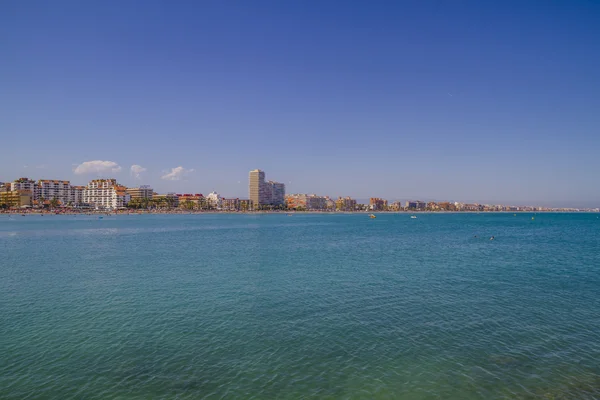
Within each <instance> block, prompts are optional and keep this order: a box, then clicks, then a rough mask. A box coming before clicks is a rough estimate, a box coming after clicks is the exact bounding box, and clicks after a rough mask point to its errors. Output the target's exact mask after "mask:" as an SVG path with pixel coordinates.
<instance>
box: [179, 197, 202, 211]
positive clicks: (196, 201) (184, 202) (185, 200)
mask: <svg viewBox="0 0 600 400" xmlns="http://www.w3.org/2000/svg"><path fill="white" fill-rule="evenodd" d="M177 197H178V198H179V207H180V208H185V209H187V210H193V209H203V208H206V199H205V198H204V196H203V195H202V194H201V193H195V194H191V193H186V194H178V195H177Z"/></svg>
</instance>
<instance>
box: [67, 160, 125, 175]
mask: <svg viewBox="0 0 600 400" xmlns="http://www.w3.org/2000/svg"><path fill="white" fill-rule="evenodd" d="M119 171H121V166H119V164H117V163H116V162H114V161H101V160H94V161H86V162H83V163H81V164H79V165H78V166H77V167H76V168H75V169H74V170H73V172H75V173H76V174H77V175H84V174H94V173H96V174H103V173H108V172H112V173H114V172H119Z"/></svg>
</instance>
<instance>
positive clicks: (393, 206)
mask: <svg viewBox="0 0 600 400" xmlns="http://www.w3.org/2000/svg"><path fill="white" fill-rule="evenodd" d="M403 209H404V207H402V203H401V202H399V201H394V202H393V203H391V204H390V210H391V211H402V210H403Z"/></svg>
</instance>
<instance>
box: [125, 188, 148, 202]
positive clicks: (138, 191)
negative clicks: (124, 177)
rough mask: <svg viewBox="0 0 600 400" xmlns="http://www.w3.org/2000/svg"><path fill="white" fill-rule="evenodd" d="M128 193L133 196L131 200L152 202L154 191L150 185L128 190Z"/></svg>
mask: <svg viewBox="0 0 600 400" xmlns="http://www.w3.org/2000/svg"><path fill="white" fill-rule="evenodd" d="M127 193H129V196H131V199H132V200H133V199H148V200H152V197H153V195H154V190H152V188H151V187H150V186H149V185H142V186H139V187H135V188H127Z"/></svg>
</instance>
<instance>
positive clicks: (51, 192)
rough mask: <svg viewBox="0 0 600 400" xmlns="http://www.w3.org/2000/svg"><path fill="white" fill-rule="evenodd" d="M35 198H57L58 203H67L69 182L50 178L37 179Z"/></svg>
mask: <svg viewBox="0 0 600 400" xmlns="http://www.w3.org/2000/svg"><path fill="white" fill-rule="evenodd" d="M34 193H35V194H36V196H35V197H36V198H37V199H40V198H44V200H54V199H56V200H58V201H59V202H60V204H62V205H67V204H69V202H70V201H71V182H69V181H59V180H50V179H40V180H38V181H37V186H36V192H34Z"/></svg>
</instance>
